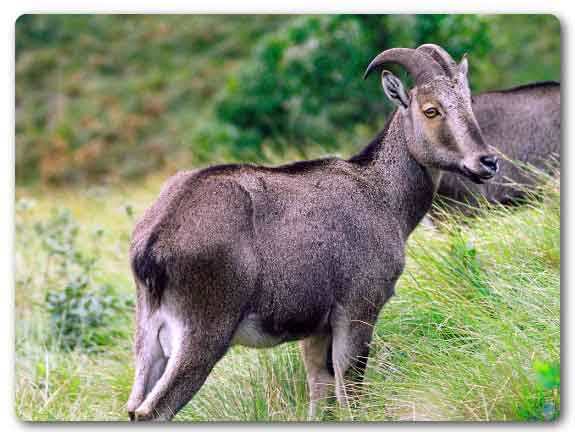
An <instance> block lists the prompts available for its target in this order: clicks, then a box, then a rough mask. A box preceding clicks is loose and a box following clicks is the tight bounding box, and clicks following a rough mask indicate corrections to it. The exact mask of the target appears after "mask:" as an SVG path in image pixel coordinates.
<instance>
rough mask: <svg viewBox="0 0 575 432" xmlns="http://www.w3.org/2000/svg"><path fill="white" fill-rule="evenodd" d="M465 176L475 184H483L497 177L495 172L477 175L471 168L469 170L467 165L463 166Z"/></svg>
mask: <svg viewBox="0 0 575 432" xmlns="http://www.w3.org/2000/svg"><path fill="white" fill-rule="evenodd" d="M463 174H464V175H465V176H466V177H467V178H468V179H469V180H471V181H472V182H473V183H475V184H483V183H485V182H486V181H488V180H491V179H492V178H493V176H494V175H495V172H489V173H487V172H482V173H477V172H475V171H471V170H470V169H469V168H467V167H466V166H465V165H463Z"/></svg>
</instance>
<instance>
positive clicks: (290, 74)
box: [192, 15, 490, 160]
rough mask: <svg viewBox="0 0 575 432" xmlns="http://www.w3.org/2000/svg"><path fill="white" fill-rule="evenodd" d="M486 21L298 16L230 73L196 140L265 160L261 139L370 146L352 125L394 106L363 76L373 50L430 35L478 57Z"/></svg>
mask: <svg viewBox="0 0 575 432" xmlns="http://www.w3.org/2000/svg"><path fill="white" fill-rule="evenodd" d="M487 28H488V21H487V19H486V18H482V17H479V16H472V15H456V16H450V15H422V16H399V17H395V16H385V15H333V16H305V17H300V18H298V19H296V20H294V21H293V22H291V23H288V24H287V25H286V26H285V27H284V28H282V29H280V30H278V31H276V32H275V33H272V34H269V35H268V36H266V37H265V38H264V39H262V41H261V42H260V43H259V44H258V46H257V49H256V50H255V53H254V55H253V57H252V58H251V59H249V60H248V61H246V62H245V63H244V64H243V65H242V67H241V68H240V70H239V71H238V73H237V74H235V75H233V76H231V77H230V78H229V79H228V81H227V83H226V86H225V88H224V90H223V92H222V93H221V94H220V96H219V98H218V100H217V101H216V103H215V107H214V117H215V119H216V121H217V123H216V124H215V125H214V124H211V125H210V131H209V133H206V130H205V129H201V130H200V131H199V132H198V135H196V138H195V139H193V140H192V145H193V148H196V147H197V146H200V147H201V148H209V149H220V148H222V147H224V148H227V149H226V152H225V153H224V154H225V158H227V159H236V160H262V159H264V160H265V153H266V152H265V151H264V147H269V148H270V149H271V150H272V151H273V152H277V153H280V154H284V153H285V152H286V151H287V150H288V148H290V149H293V148H295V149H297V150H298V151H299V152H300V154H304V155H305V153H306V148H307V147H310V146H314V145H318V144H319V145H321V147H322V148H324V149H325V150H327V151H340V150H349V149H350V147H351V148H353V147H360V146H362V145H365V143H364V142H360V143H357V142H356V143H354V142H352V143H351V146H350V142H349V140H353V131H354V129H355V128H357V127H358V125H360V124H367V125H370V127H371V128H372V129H374V128H375V127H376V126H377V125H380V126H381V124H382V123H383V118H384V116H385V114H386V113H387V112H389V110H390V108H391V107H390V106H389V105H387V104H386V103H385V102H384V97H383V96H382V93H381V91H380V89H379V82H378V80H376V79H374V80H369V81H367V82H365V81H363V80H362V79H361V78H362V74H363V72H364V70H365V67H366V66H367V64H368V63H369V61H370V60H371V58H373V57H374V56H375V55H376V54H377V53H379V52H380V51H382V50H384V49H386V48H391V47H394V46H407V47H415V46H418V45H420V44H422V43H427V42H434V43H438V44H440V45H442V46H444V47H445V48H446V49H447V50H448V51H449V52H451V53H452V55H453V56H454V57H455V58H459V57H461V55H463V53H465V52H467V51H473V54H474V56H475V58H481V56H483V55H484V54H485V52H486V50H487V49H488V48H489V47H490V40H489V33H488V32H487ZM473 67H474V65H473V64H472V68H473ZM231 128H233V130H234V134H233V135H232V136H230V135H228V136H227V139H224V140H222V139H221V134H222V132H221V131H225V130H230V129H231ZM220 152H221V150H220ZM215 154H216V155H218V154H221V153H217V152H216V153H215ZM216 159H217V157H216Z"/></svg>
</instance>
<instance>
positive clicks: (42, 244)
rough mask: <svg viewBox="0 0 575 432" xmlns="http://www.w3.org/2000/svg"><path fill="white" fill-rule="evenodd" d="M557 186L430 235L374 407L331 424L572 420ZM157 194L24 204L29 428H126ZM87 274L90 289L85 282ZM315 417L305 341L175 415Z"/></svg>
mask: <svg viewBox="0 0 575 432" xmlns="http://www.w3.org/2000/svg"><path fill="white" fill-rule="evenodd" d="M543 184H544V186H543V187H542V196H543V198H541V197H540V198H538V199H533V200H531V201H530V203H529V204H528V205H526V206H523V207H521V208H514V209H504V208H485V209H484V210H483V212H484V214H483V215H482V217H481V218H474V219H469V220H464V221H461V220H457V218H455V217H453V216H451V217H448V218H447V219H446V220H444V221H443V222H442V223H441V224H440V225H438V227H437V228H436V229H434V230H431V229H428V228H423V227H419V228H418V229H417V231H416V233H415V234H414V235H413V236H412V238H411V239H410V240H409V244H408V262H407V268H406V271H405V273H404V275H403V276H402V277H401V279H400V281H399V283H398V286H397V296H396V297H394V298H393V299H392V300H391V301H390V303H389V304H388V305H386V306H385V308H384V309H383V311H382V313H381V316H380V318H379V321H378V323H377V328H376V331H375V338H374V341H373V345H372V355H371V359H370V361H369V365H368V371H367V375H366V385H365V387H364V388H363V390H362V391H363V393H364V396H363V398H362V400H361V401H360V403H359V405H358V407H357V409H354V410H353V411H352V412H340V411H338V410H337V409H336V408H335V405H333V406H332V410H328V411H325V412H324V414H323V417H322V418H323V419H324V420H350V419H354V420H414V419H415V420H482V421H483V420H501V421H503V420H548V419H554V418H556V417H557V416H558V415H559V408H560V399H559V361H560V358H559V351H560V304H559V300H560V295H559V290H560V271H559V270H560V231H559V225H560V191H559V181H558V180H556V179H551V178H546V177H545V178H544V179H543ZM158 188H159V182H158V180H157V179H151V180H150V181H149V182H147V183H146V184H142V185H140V186H139V187H137V188H125V189H121V188H114V189H102V188H92V189H89V190H87V191H85V192H83V193H80V192H78V191H72V192H71V191H69V190H67V191H60V192H58V193H54V194H52V195H50V196H46V195H45V194H44V193H43V191H42V190H41V189H38V188H32V189H22V188H20V189H19V190H18V191H17V195H18V202H17V209H18V210H17V211H18V213H17V243H16V244H17V255H16V277H17V280H16V413H17V415H18V416H19V417H20V418H22V419H26V420H126V419H127V417H126V414H125V406H124V405H125V403H126V400H127V397H128V394H129V390H130V386H131V383H132V373H133V371H132V359H131V335H132V331H133V322H132V314H133V303H132V302H131V299H132V298H133V286H132V283H131V280H130V275H129V269H128V265H127V256H126V253H127V243H128V236H129V231H130V229H131V226H132V225H133V218H134V215H137V214H139V213H140V212H141V211H142V209H143V208H144V207H145V206H146V205H147V204H148V203H149V202H150V200H151V199H152V198H153V197H154V196H155V194H156V193H157V190H158ZM63 208H67V209H69V211H70V214H69V215H68V216H66V213H62V209H63ZM54 210H58V211H57V212H56V213H53V211H54ZM86 262H90V263H91V264H90V265H86ZM82 277H84V278H85V280H86V282H85V285H82V283H79V282H78V281H77V278H80V279H81V278H82ZM102 287H107V288H102ZM102 290H103V291H102ZM102 292H105V295H102V294H101V293H102ZM75 293H76V294H77V293H81V294H82V295H81V297H82V298H83V299H84V303H79V302H77V301H76V300H77V297H78V296H77V295H76V294H75ZM56 294H57V295H59V296H62V299H64V300H66V301H65V302H62V301H59V300H58V298H54V296H55V295H56ZM56 297H57V296H56ZM90 301H92V302H93V304H91V305H90V304H86V302H87V303H89V302H90ZM70 304H72V305H73V307H69V308H68V309H66V308H65V307H64V306H65V305H70ZM63 305H64V306H63ZM59 308H60V309H59ZM306 404H307V395H306V384H305V375H304V371H303V366H302V363H301V360H300V357H299V354H298V349H297V344H293V343H290V344H285V345H282V346H280V347H277V348H274V349H271V350H249V349H245V348H241V347H237V348H233V349H232V350H231V352H230V353H228V355H227V356H226V357H225V358H224V359H223V360H222V361H221V362H220V363H219V364H218V365H217V366H216V368H215V369H214V371H213V372H212V374H211V376H210V378H209V379H208V382H207V383H206V384H205V386H204V387H203V388H202V389H201V391H200V392H199V394H198V395H197V396H196V397H195V399H194V400H193V401H192V402H191V403H190V404H189V405H188V406H187V407H186V408H185V409H184V411H183V412H182V413H181V414H180V415H179V416H178V417H177V418H178V420H202V421H203V420H266V421H270V420H273V421H275V420H278V421H279V420H305V416H306V409H307V406H306Z"/></svg>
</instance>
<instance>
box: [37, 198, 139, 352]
mask: <svg viewBox="0 0 575 432" xmlns="http://www.w3.org/2000/svg"><path fill="white" fill-rule="evenodd" d="M34 230H35V233H36V234H37V236H38V237H39V238H40V240H41V246H42V249H43V250H44V252H45V253H46V262H47V263H48V265H49V266H51V267H55V268H47V269H46V273H47V274H50V272H51V271H52V270H54V271H55V273H56V275H55V277H54V278H51V277H48V279H47V282H48V290H47V291H46V296H45V308H46V311H47V312H48V315H49V322H50V332H49V341H48V342H51V343H53V344H54V345H55V346H57V347H58V348H59V349H62V350H73V349H82V350H85V351H97V350H98V349H100V348H101V347H102V346H106V345H110V344H111V343H113V342H114V340H115V338H117V337H122V336H124V337H125V332H126V331H127V329H126V328H125V326H126V316H127V313H128V312H129V310H130V309H131V307H132V306H133V302H132V301H131V299H129V298H128V297H127V296H120V295H119V294H118V293H117V292H116V290H115V288H114V287H113V286H112V285H110V284H109V283H106V284H99V283H97V282H96V281H95V279H94V269H95V268H96V265H97V261H98V258H99V256H98V255H97V253H94V254H87V253H86V252H82V251H80V249H79V247H78V245H77V237H78V233H79V226H78V224H77V223H76V221H75V220H74V219H73V217H72V215H71V213H70V211H69V210H68V209H58V210H55V211H53V213H52V216H51V217H50V218H49V219H48V220H46V221H44V222H38V223H36V224H35V226H34ZM102 235H103V230H102V229H97V230H96V231H95V232H94V233H93V234H92V236H93V240H94V241H95V242H98V241H100V239H101V238H102ZM117 324H122V325H123V326H122V325H117Z"/></svg>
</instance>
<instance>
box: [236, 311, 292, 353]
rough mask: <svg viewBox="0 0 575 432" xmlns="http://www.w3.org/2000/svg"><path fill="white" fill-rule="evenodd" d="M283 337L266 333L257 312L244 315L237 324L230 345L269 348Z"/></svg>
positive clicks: (278, 342) (280, 341)
mask: <svg viewBox="0 0 575 432" xmlns="http://www.w3.org/2000/svg"><path fill="white" fill-rule="evenodd" d="M283 341H284V338H282V337H278V336H274V335H270V334H269V333H266V332H265V331H264V329H263V327H262V324H261V318H260V317H259V315H257V314H250V315H248V316H246V317H245V318H244V319H243V320H242V321H241V322H240V324H239V326H238V328H237V329H236V332H235V333H234V336H233V338H232V345H243V346H247V347H251V348H269V347H273V346H275V345H278V344H280V343H282V342H283Z"/></svg>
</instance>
